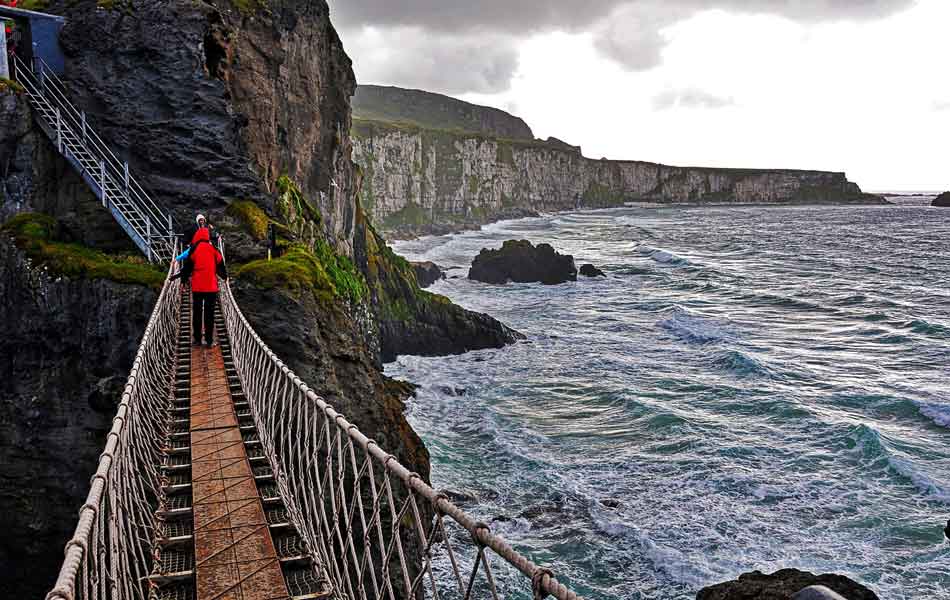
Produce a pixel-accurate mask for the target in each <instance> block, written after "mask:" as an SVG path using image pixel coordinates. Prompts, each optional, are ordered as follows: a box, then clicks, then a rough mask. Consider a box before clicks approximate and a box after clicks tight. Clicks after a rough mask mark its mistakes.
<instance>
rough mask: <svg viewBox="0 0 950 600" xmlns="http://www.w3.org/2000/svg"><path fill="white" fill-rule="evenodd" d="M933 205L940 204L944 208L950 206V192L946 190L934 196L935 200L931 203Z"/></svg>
mask: <svg viewBox="0 0 950 600" xmlns="http://www.w3.org/2000/svg"><path fill="white" fill-rule="evenodd" d="M931 206H940V207H943V208H947V207H950V192H944V193H942V194H940V195H939V196H937V197H936V198H934V201H933V202H932V203H931Z"/></svg>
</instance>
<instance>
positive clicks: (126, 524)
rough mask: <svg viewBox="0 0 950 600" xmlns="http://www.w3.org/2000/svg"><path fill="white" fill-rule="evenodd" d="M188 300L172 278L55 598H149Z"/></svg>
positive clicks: (153, 317) (119, 413)
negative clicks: (181, 319)
mask: <svg viewBox="0 0 950 600" xmlns="http://www.w3.org/2000/svg"><path fill="white" fill-rule="evenodd" d="M170 268H171V267H170ZM180 303H181V301H180V282H179V281H168V280H166V282H165V285H164V287H163V288H162V291H161V293H160V294H159V297H158V301H157V302H156V304H155V308H154V309H153V310H152V315H151V318H150V319H149V322H148V325H147V327H146V328H145V334H144V335H143V336H142V341H141V343H140V344H139V349H138V353H137V354H136V357H135V361H134V362H133V364H132V370H131V372H130V373H129V378H128V380H127V382H126V384H125V389H124V391H123V393H122V398H121V402H120V403H119V407H118V410H117V412H116V416H115V417H114V418H113V420H112V428H111V430H110V431H109V434H108V436H107V438H106V445H105V449H104V450H103V452H102V454H101V455H100V458H99V465H98V468H97V469H96V472H95V474H94V475H93V476H92V480H91V485H90V490H89V494H88V495H87V496H86V502H85V504H83V506H82V508H81V509H80V511H79V523H78V524H77V526H76V530H75V533H74V534H73V537H72V539H70V540H69V542H68V543H67V544H66V556H65V560H64V561H63V566H62V567H61V569H60V572H59V576H58V578H57V580H56V584H55V586H54V587H53V589H52V591H50V592H49V593H48V594H47V595H46V599H47V600H78V599H82V600H99V599H103V600H105V599H109V600H144V599H145V598H147V597H148V579H147V578H148V576H149V574H150V572H151V567H152V552H151V547H152V538H153V535H152V534H153V529H154V512H155V509H156V505H157V502H158V497H159V493H158V492H159V489H160V479H159V477H160V472H159V465H160V464H161V456H162V450H163V448H162V445H163V440H165V439H166V437H167V427H168V411H169V408H170V405H171V402H170V391H171V385H172V379H173V370H174V358H175V357H174V352H175V347H176V344H175V341H176V336H177V329H178V328H177V325H178V311H179V308H180Z"/></svg>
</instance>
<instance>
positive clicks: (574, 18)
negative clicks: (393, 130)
mask: <svg viewBox="0 0 950 600" xmlns="http://www.w3.org/2000/svg"><path fill="white" fill-rule="evenodd" d="M914 1H915V0H331V5H332V9H333V18H334V22H336V23H337V24H339V25H342V26H344V27H352V26H363V25H375V26H380V27H396V26H407V27H421V28H424V29H429V30H433V31H443V32H459V31H494V32H509V33H526V32H530V31H537V30H550V29H566V30H578V29H584V28H587V27H589V26H590V25H593V24H594V23H597V22H599V21H600V20H601V19H603V18H605V17H606V16H608V15H609V14H610V13H611V12H613V11H614V10H615V9H618V8H626V9H635V10H638V11H644V12H648V13H650V14H651V15H652V17H651V18H652V19H653V20H664V15H668V14H671V13H672V14H680V13H682V12H683V11H684V10H685V11H688V12H690V13H695V12H699V11H702V10H713V9H723V10H733V11H742V12H745V13H768V14H779V15H784V16H787V17H789V18H792V19H799V20H807V21H816V20H817V21H820V20H828V19H832V20H833V19H865V18H875V17H881V16H886V15H888V14H892V13H894V12H896V11H898V10H901V9H904V8H907V7H909V6H911V5H912V4H913V3H914Z"/></svg>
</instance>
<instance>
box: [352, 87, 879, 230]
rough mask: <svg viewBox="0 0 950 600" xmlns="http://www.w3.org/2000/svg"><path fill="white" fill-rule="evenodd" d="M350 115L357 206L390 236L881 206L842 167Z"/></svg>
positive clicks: (877, 200) (877, 199) (358, 114)
mask: <svg viewBox="0 0 950 600" xmlns="http://www.w3.org/2000/svg"><path fill="white" fill-rule="evenodd" d="M456 102H457V101H456ZM371 115H372V113H371ZM371 115H370V116H371ZM356 116H357V118H356V119H355V120H354V124H353V137H354V159H355V160H356V161H357V163H359V164H360V165H361V167H362V169H363V172H364V176H365V182H364V184H363V187H362V203H363V205H364V206H365V207H366V208H367V211H368V212H369V214H370V216H371V218H372V219H373V221H374V223H376V224H378V225H379V226H380V227H381V228H382V229H383V230H384V231H387V232H393V233H396V234H403V235H412V234H416V233H424V232H440V231H446V230H455V229H462V228H467V227H472V226H478V225H481V224H483V223H486V222H490V221H493V220H498V219H500V218H508V217H512V216H523V215H526V214H532V213H536V212H542V211H558V210H570V209H576V208H581V207H587V208H603V207H610V206H618V205H622V204H623V203H624V202H628V201H651V202H717V203H728V202H741V203H792V202H809V203H842V202H870V203H881V202H882V200H881V199H880V198H879V197H877V196H872V195H869V194H864V193H862V191H861V189H860V188H859V187H858V186H857V185H856V184H854V183H851V182H849V181H848V179H847V177H845V174H844V173H832V172H826V171H796V170H762V169H711V168H699V167H672V166H667V165H661V164H656V163H648V162H638V161H609V160H592V159H589V158H585V157H584V156H583V155H582V154H581V151H580V148H577V147H574V146H570V145H568V144H566V143H564V142H562V141H560V140H556V139H550V140H548V141H544V142H542V141H540V140H526V139H506V138H505V137H503V136H497V135H488V134H485V133H482V132H476V131H468V132H466V131H460V130H453V131H447V130H443V129H435V128H431V127H421V126H418V125H414V124H406V123H393V122H387V121H381V120H373V119H364V118H360V117H362V116H365V115H362V114H361V113H359V112H357V113H356Z"/></svg>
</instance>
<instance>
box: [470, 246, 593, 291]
mask: <svg viewBox="0 0 950 600" xmlns="http://www.w3.org/2000/svg"><path fill="white" fill-rule="evenodd" d="M468 278H469V279H473V280H475V281H482V282H484V283H507V282H508V281H514V282H518V283H531V282H535V281H540V282H541V283H543V284H545V285H556V284H559V283H565V282H567V281H577V266H576V265H575V264H574V257H573V256H570V255H566V254H558V253H557V252H555V250H554V248H552V247H551V245H550V244H538V245H537V246H534V245H532V244H531V242H529V241H527V240H520V241H518V240H508V241H507V242H505V243H504V244H503V245H502V247H501V248H500V249H498V250H489V249H487V248H483V249H482V251H481V252H480V253H479V254H478V256H476V257H475V260H474V261H472V268H471V269H470V270H469V272H468Z"/></svg>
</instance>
